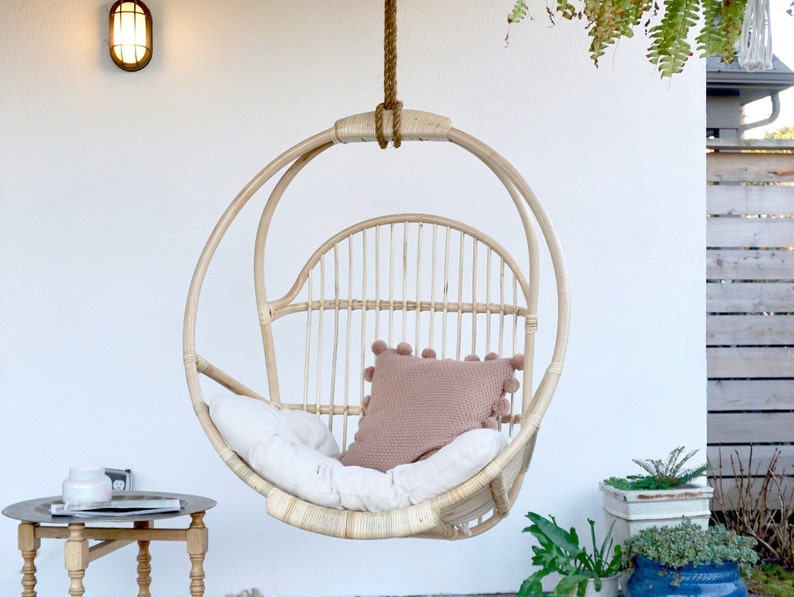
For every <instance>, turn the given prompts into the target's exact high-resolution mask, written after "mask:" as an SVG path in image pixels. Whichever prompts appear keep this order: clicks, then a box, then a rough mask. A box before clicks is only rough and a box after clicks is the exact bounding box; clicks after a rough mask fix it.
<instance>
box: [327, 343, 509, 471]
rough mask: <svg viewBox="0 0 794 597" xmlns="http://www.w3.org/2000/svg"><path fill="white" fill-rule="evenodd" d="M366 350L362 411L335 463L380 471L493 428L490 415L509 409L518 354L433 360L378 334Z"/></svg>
mask: <svg viewBox="0 0 794 597" xmlns="http://www.w3.org/2000/svg"><path fill="white" fill-rule="evenodd" d="M372 352H373V353H375V355H376V358H375V366H374V367H368V368H367V369H366V370H365V371H364V378H365V379H366V380H367V381H371V382H372V392H371V395H370V396H365V397H364V400H363V405H364V407H365V408H366V416H364V417H362V418H361V421H360V423H359V428H358V431H357V432H356V436H355V441H354V442H353V443H352V444H350V446H349V447H348V449H347V450H346V451H345V452H344V453H343V454H342V456H341V457H340V461H341V462H342V464H344V465H346V466H350V465H353V466H365V467H368V468H374V469H377V470H380V471H387V470H390V469H392V468H394V467H395V466H397V465H400V464H407V463H410V462H416V461H418V460H421V459H424V458H427V457H428V456H430V455H431V454H433V453H434V452H436V451H437V450H439V449H440V448H442V447H443V446H445V445H447V444H448V443H450V442H451V441H452V440H453V439H455V438H456V437H457V436H459V435H461V434H462V433H465V432H467V431H470V430H472V429H480V428H491V429H494V428H496V427H497V420H496V417H497V416H499V415H506V414H508V412H509V411H510V403H509V402H508V400H507V399H506V398H505V392H514V391H516V390H517V389H518V380H517V379H515V377H513V373H514V371H515V370H516V369H519V370H520V369H523V367H524V358H523V356H522V355H516V356H514V357H513V358H509V359H508V358H499V355H497V354H495V353H490V354H488V355H487V356H486V357H485V359H484V360H482V361H481V360H480V359H479V358H478V357H477V356H476V355H472V356H469V357H466V359H465V360H463V361H455V360H452V359H444V360H437V359H436V353H435V351H433V350H432V349H425V350H424V351H422V357H423V358H420V357H417V356H413V355H412V354H411V353H412V348H411V346H410V345H409V344H407V343H405V342H401V343H400V344H398V345H397V347H396V348H388V347H387V346H386V343H385V342H383V341H382V340H377V341H376V342H374V343H373V344H372Z"/></svg>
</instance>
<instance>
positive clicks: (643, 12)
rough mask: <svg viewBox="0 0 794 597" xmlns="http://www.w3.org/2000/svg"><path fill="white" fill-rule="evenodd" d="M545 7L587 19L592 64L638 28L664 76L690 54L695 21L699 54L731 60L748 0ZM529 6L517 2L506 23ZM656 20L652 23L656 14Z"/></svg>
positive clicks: (574, 0)
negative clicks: (697, 30)
mask: <svg viewBox="0 0 794 597" xmlns="http://www.w3.org/2000/svg"><path fill="white" fill-rule="evenodd" d="M549 1H550V2H552V3H553V4H551V5H549V6H547V8H546V11H547V12H548V13H549V17H550V18H551V20H552V22H554V17H555V16H559V17H561V18H563V19H568V20H574V19H577V20H579V19H581V20H584V21H586V23H587V26H586V28H587V34H588V36H589V37H590V48H589V52H590V58H591V59H592V60H593V62H594V63H595V65H596V66H598V61H599V59H600V58H601V57H602V56H603V55H604V52H605V51H606V50H607V49H608V48H609V46H611V45H613V44H614V43H616V42H617V41H618V40H619V39H620V38H622V37H633V36H634V33H635V31H637V30H638V29H639V28H640V27H643V28H644V30H645V33H646V34H647V36H648V39H649V42H650V45H649V47H648V53H647V56H648V59H649V60H650V61H651V63H652V64H654V65H655V66H656V67H657V69H658V70H659V72H660V73H661V75H662V76H663V77H670V76H672V75H674V74H676V73H679V72H681V70H682V69H683V68H684V65H685V64H686V62H687V60H688V59H689V58H690V56H692V55H693V54H694V52H693V50H692V47H691V44H690V41H689V39H690V32H691V31H692V29H693V28H694V27H696V26H698V23H700V25H699V26H700V30H699V32H698V34H697V37H696V44H697V50H698V54H699V55H700V56H702V57H705V56H712V55H720V56H723V59H724V60H725V61H726V62H731V61H732V60H733V54H734V49H735V47H736V42H737V40H738V39H739V36H740V34H741V30H742V21H743V20H744V11H745V7H746V5H747V0H549ZM528 12H529V5H528V4H527V2H526V0H516V2H515V4H514V6H513V10H512V11H511V12H510V15H509V16H508V19H507V20H508V22H509V23H518V22H519V21H521V20H522V19H524V18H525V17H526V15H527V14H528ZM659 14H660V15H661V18H660V19H659V20H658V22H657V23H656V24H654V22H655V21H656V20H657V17H658V15H659Z"/></svg>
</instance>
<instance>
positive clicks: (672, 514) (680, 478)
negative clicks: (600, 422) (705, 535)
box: [598, 446, 714, 543]
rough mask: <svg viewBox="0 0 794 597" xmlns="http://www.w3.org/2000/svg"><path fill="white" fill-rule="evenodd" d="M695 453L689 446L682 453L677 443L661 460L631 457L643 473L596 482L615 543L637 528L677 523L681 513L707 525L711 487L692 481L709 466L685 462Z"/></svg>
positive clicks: (703, 526) (623, 539) (679, 520)
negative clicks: (688, 449)
mask: <svg viewBox="0 0 794 597" xmlns="http://www.w3.org/2000/svg"><path fill="white" fill-rule="evenodd" d="M696 453H697V450H692V451H691V452H688V453H687V454H684V447H683V446H679V447H677V448H675V449H674V450H672V451H671V452H670V454H669V455H668V456H667V458H666V459H665V460H653V459H647V460H639V459H633V462H634V463H635V464H637V465H639V466H640V468H642V469H643V471H645V474H640V475H629V476H628V477H610V478H608V479H605V480H604V481H602V482H601V483H599V485H598V487H599V489H600V490H601V493H602V494H603V499H604V502H603V507H604V511H605V512H606V514H607V521H608V522H610V521H612V522H614V525H615V526H614V530H613V535H612V536H613V537H614V539H615V541H616V542H617V543H624V542H625V541H626V539H628V538H629V537H631V536H632V535H634V534H635V533H636V532H637V531H639V530H641V529H644V528H648V527H651V526H664V525H674V524H678V523H679V522H681V520H682V519H683V518H684V517H687V518H689V519H690V520H692V521H693V522H695V523H697V524H699V525H700V526H701V527H702V528H706V527H707V526H708V523H709V517H710V516H711V510H710V507H709V502H710V500H711V496H712V494H713V493H714V489H713V488H712V487H709V486H708V485H699V484H695V483H692V481H694V480H695V479H697V478H698V477H701V476H702V475H703V474H704V473H705V472H706V471H707V470H709V468H710V466H709V465H708V464H701V465H698V466H695V467H692V468H687V467H686V466H685V465H686V464H687V463H688V462H689V460H690V459H691V458H692V457H693V456H694V455H695V454H696Z"/></svg>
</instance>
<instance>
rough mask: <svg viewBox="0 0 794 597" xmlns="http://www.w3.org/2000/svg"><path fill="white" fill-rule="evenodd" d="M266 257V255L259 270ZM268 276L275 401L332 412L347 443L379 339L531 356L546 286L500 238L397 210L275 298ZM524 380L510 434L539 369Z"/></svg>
mask: <svg viewBox="0 0 794 597" xmlns="http://www.w3.org/2000/svg"><path fill="white" fill-rule="evenodd" d="M268 228H269V227H268V226H267V224H266V223H263V225H262V230H266V229H268ZM261 245H262V246H266V243H264V242H263V243H261ZM264 261H265V259H260V258H258V259H257V260H256V268H257V270H259V268H262V267H263V264H264ZM257 278H258V279H261V280H262V285H261V286H258V287H257V288H258V290H259V292H258V293H257V294H258V299H259V313H260V323H261V324H262V329H263V337H264V345H265V356H266V359H265V360H266V363H267V374H268V379H269V380H270V381H271V383H270V388H269V390H270V391H269V399H270V400H271V402H274V403H276V404H282V405H283V406H285V407H287V408H298V409H302V410H305V411H308V412H313V413H318V414H320V415H322V416H324V417H327V418H328V423H329V427H330V428H331V429H332V430H333V431H335V432H337V435H338V436H339V437H340V440H341V443H342V445H343V446H346V445H347V443H348V441H349V435H350V433H351V432H354V431H355V428H356V425H355V424H352V425H351V424H350V418H351V417H357V416H358V415H359V414H360V412H361V399H362V397H363V396H364V394H366V393H367V391H368V387H367V386H366V385H365V383H364V378H363V372H364V368H365V367H367V366H369V365H372V364H373V360H374V356H373V354H372V352H371V351H370V346H371V344H372V343H373V342H374V341H375V340H384V341H386V343H387V344H388V345H389V346H396V345H397V344H398V343H399V342H408V343H410V344H412V346H413V347H414V350H415V352H416V353H417V354H419V353H421V351H422V350H423V349H425V348H432V349H433V350H434V351H435V353H436V354H437V356H438V358H441V359H444V358H452V359H457V360H460V359H463V358H464V357H466V356H468V355H471V354H476V355H478V356H479V357H480V358H483V357H485V355H486V354H488V353H492V352H494V353H497V354H499V355H500V356H507V357H510V356H513V355H514V354H516V353H522V354H526V357H528V358H526V361H527V362H528V363H531V361H532V354H531V352H532V348H533V342H534V331H535V327H536V326H535V319H534V313H530V315H529V318H528V310H527V305H534V304H536V302H537V301H536V298H537V297H536V295H537V286H533V287H530V285H529V283H528V279H527V277H526V276H525V275H524V274H523V273H522V272H521V269H520V267H519V265H518V263H517V262H516V261H515V260H514V259H513V258H512V257H511V256H510V255H509V254H508V253H507V252H506V251H505V249H504V248H503V247H502V246H501V245H499V244H498V243H497V242H496V241H495V240H493V239H492V238H489V237H487V236H485V235H484V234H482V233H481V232H479V231H477V230H476V229H474V228H472V227H470V226H467V225H465V224H462V223H460V222H456V221H453V220H450V219H447V218H443V217H440V216H434V215H429V214H395V215H388V216H382V217H378V218H375V219H370V220H367V221H363V222H360V223H358V224H356V225H354V226H351V227H349V228H347V229H345V230H342V231H341V232H339V233H338V234H336V235H334V236H333V237H332V238H330V239H329V240H327V241H326V242H324V243H322V245H321V246H320V247H319V248H318V249H317V250H316V251H315V252H314V254H313V255H312V256H311V258H310V259H309V260H308V262H307V263H306V265H305V266H304V267H303V268H302V269H301V271H300V272H299V274H298V276H297V278H296V280H295V283H294V284H293V285H292V287H291V288H290V290H289V291H288V292H287V293H286V294H285V295H284V296H282V297H280V298H278V299H275V300H268V299H267V298H266V297H267V296H268V294H267V287H266V286H267V280H266V279H265V276H264V273H263V272H258V273H257ZM282 318H283V319H284V321H280V320H282ZM286 320H290V321H286ZM528 320H529V321H530V322H531V323H530V325H527V321H528ZM282 362H287V363H289V364H290V370H291V371H294V370H295V369H296V367H295V363H301V368H302V369H303V376H302V380H299V379H296V377H295V376H294V375H293V374H292V373H291V374H290V375H289V376H288V381H286V382H284V381H283V380H282V379H280V378H279V375H278V365H279V363H282ZM521 385H522V388H525V390H522V391H521V392H519V393H517V395H516V396H513V397H512V399H511V405H512V409H511V413H510V414H509V415H504V416H503V417H502V422H503V423H505V424H506V425H504V426H503V427H504V429H505V431H506V432H507V433H508V434H509V433H511V432H512V431H513V429H514V423H518V422H520V419H521V416H522V415H523V414H524V412H523V408H522V406H523V405H524V404H525V402H526V403H527V404H528V403H529V401H530V398H531V388H532V367H531V366H527V367H525V368H524V372H523V383H522V384H521ZM514 415H515V416H514Z"/></svg>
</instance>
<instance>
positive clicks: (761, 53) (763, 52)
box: [739, 0, 772, 72]
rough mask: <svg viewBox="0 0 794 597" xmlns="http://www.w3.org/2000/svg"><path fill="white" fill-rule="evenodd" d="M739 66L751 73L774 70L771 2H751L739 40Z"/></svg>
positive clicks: (752, 0) (748, 5)
mask: <svg viewBox="0 0 794 597" xmlns="http://www.w3.org/2000/svg"><path fill="white" fill-rule="evenodd" d="M739 65H740V66H742V67H743V68H744V69H745V70H747V71H749V72H753V71H758V70H769V69H771V68H772V19H771V17H770V14H769V0H749V1H748V2H747V8H746V10H745V13H744V21H743V23H742V35H741V38H740V40H739Z"/></svg>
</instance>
